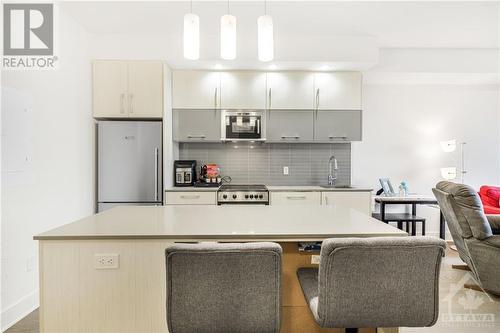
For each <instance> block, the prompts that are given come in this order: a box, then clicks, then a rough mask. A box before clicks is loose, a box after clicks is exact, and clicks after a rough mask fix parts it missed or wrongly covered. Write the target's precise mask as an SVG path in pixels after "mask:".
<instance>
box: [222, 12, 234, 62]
mask: <svg viewBox="0 0 500 333" xmlns="http://www.w3.org/2000/svg"><path fill="white" fill-rule="evenodd" d="M220 56H221V58H222V59H225V60H233V59H236V17H234V16H233V15H224V16H222V17H221V18H220Z"/></svg>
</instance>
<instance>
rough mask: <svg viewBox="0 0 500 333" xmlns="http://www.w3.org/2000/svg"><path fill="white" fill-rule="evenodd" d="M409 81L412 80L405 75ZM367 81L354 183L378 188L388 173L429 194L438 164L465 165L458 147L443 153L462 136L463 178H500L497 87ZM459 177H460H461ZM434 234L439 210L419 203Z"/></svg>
mask: <svg viewBox="0 0 500 333" xmlns="http://www.w3.org/2000/svg"><path fill="white" fill-rule="evenodd" d="M408 82H409V80H408ZM408 82H407V81H405V80H404V75H403V76H401V77H400V79H399V82H398V83H393V84H365V85H364V87H363V108H364V113H363V117H364V120H363V127H364V128H363V142H360V143H353V145H352V159H353V160H352V169H353V170H352V171H353V184H355V185H362V186H370V187H373V188H375V189H378V188H380V185H379V184H378V179H379V178H380V177H389V178H390V179H391V180H392V183H393V185H395V186H397V185H398V184H399V182H401V181H402V180H406V181H408V182H409V186H410V190H411V191H412V192H417V193H422V194H429V195H432V192H431V188H432V187H433V186H434V185H435V184H436V183H437V182H438V181H440V180H442V178H441V176H440V168H442V167H446V166H457V167H459V166H460V164H459V162H460V155H459V151H458V149H457V151H455V152H454V153H449V154H446V153H444V152H443V151H442V150H441V148H440V145H439V142H440V141H442V140H447V139H457V141H465V142H467V145H466V147H465V149H466V150H465V152H466V154H465V162H466V168H467V171H468V173H467V175H466V177H465V183H467V184H469V185H471V186H473V187H475V188H479V186H480V185H482V184H499V183H500V153H499V149H500V141H499V135H500V118H499V104H498V103H499V102H498V86H491V85H440V84H432V81H431V82H428V83H427V84H425V85H423V84H418V85H416V84H411V83H410V84H408ZM458 180H459V179H458ZM418 213H419V215H421V216H424V217H426V218H427V220H428V226H427V231H428V233H429V234H437V233H438V230H439V229H438V222H439V215H438V211H437V209H433V208H430V207H419V208H418Z"/></svg>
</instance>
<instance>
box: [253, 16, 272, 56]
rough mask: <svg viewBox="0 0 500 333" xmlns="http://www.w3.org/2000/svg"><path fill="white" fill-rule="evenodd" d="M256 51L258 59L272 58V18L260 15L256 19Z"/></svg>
mask: <svg viewBox="0 0 500 333" xmlns="http://www.w3.org/2000/svg"><path fill="white" fill-rule="evenodd" d="M257 33H258V36H257V37H258V53H259V60H260V61H271V60H273V59H274V36H273V18H272V17H271V16H270V15H262V16H260V17H259V18H258V19H257Z"/></svg>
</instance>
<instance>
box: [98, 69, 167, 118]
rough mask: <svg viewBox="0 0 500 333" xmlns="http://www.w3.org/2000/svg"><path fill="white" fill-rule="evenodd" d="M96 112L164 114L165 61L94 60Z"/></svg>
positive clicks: (123, 115) (114, 115)
mask: <svg viewBox="0 0 500 333" xmlns="http://www.w3.org/2000/svg"><path fill="white" fill-rule="evenodd" d="M93 115H94V117H95V118H162V117H163V64H162V62H161V61H121V60H97V61H94V63H93Z"/></svg>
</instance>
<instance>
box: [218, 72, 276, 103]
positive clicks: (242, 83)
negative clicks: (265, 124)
mask: <svg viewBox="0 0 500 333" xmlns="http://www.w3.org/2000/svg"><path fill="white" fill-rule="evenodd" d="M220 75H221V76H220V82H221V86H220V105H221V108H222V109H265V108H266V74H265V73H259V72H223V73H221V74H220Z"/></svg>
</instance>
